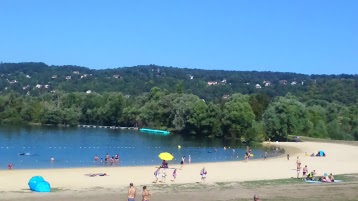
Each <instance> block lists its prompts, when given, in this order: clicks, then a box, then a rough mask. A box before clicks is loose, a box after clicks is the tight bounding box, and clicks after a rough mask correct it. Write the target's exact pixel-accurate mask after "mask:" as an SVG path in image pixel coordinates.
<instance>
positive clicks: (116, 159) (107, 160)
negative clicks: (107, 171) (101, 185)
mask: <svg viewBox="0 0 358 201" xmlns="http://www.w3.org/2000/svg"><path fill="white" fill-rule="evenodd" d="M94 161H95V162H97V161H99V162H100V163H103V158H99V157H98V156H97V155H95V156H94ZM104 163H105V164H109V165H113V164H119V154H116V155H115V156H112V157H111V156H109V154H108V153H107V154H106V156H105V157H104Z"/></svg>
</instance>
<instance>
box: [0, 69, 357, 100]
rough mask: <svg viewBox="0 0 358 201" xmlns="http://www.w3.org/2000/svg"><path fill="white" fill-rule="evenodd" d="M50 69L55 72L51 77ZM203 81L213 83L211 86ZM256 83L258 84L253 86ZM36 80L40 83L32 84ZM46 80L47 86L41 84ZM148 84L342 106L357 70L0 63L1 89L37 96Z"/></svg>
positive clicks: (351, 95)
mask: <svg viewBox="0 0 358 201" xmlns="http://www.w3.org/2000/svg"><path fill="white" fill-rule="evenodd" d="M74 72H76V73H74ZM54 75H55V76H56V78H53V76H54ZM66 76H71V79H66ZM114 76H117V77H116V78H115V77H114ZM118 76H119V77H118ZM208 82H217V84H215V85H211V86H210V85H208ZM264 82H269V86H266V87H265V83H264ZM257 84H259V85H261V86H262V88H256V85H257ZM36 85H41V87H40V88H37V87H36ZM45 85H48V87H47V88H45V87H44V86H45ZM153 87H159V88H161V89H162V90H166V91H168V92H170V93H187V94H194V95H196V96H198V97H200V98H201V99H205V100H206V101H209V102H210V101H214V102H218V101H220V100H221V99H222V96H223V95H232V94H235V93H241V94H249V95H250V94H257V93H265V94H267V95H268V96H269V97H270V98H274V97H276V96H285V95H286V94H287V93H291V94H292V95H294V96H296V97H298V99H299V101H301V102H307V101H309V100H312V99H314V100H325V101H328V102H338V103H340V104H344V105H346V106H350V105H354V104H356V103H357V101H358V90H357V89H358V75H345V74H342V75H304V74H297V73H281V72H256V71H224V70H200V69H187V68H175V67H163V66H156V65H143V66H135V67H122V68H115V69H104V70H94V69H89V68H85V67H79V66H70V65H66V66H48V65H46V64H44V63H1V64H0V93H2V94H7V93H9V92H11V91H15V92H17V93H19V94H24V95H25V94H28V95H29V96H34V97H37V96H41V95H43V94H46V93H48V92H51V91H63V92H67V93H69V92H86V91H87V90H91V91H92V92H97V93H106V92H121V93H123V94H124V95H129V96H140V95H141V94H143V93H148V92H149V91H150V90H151V89H152V88H153Z"/></svg>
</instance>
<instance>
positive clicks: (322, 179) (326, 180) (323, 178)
mask: <svg viewBox="0 0 358 201" xmlns="http://www.w3.org/2000/svg"><path fill="white" fill-rule="evenodd" d="M320 181H321V182H326V183H331V182H332V181H331V179H330V178H329V176H328V174H327V173H324V175H323V177H321V178H320Z"/></svg>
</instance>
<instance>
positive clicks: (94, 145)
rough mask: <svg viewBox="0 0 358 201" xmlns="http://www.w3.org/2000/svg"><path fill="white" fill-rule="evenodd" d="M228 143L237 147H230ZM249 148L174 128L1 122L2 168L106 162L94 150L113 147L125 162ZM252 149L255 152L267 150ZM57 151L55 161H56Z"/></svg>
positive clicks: (200, 158)
mask: <svg viewBox="0 0 358 201" xmlns="http://www.w3.org/2000/svg"><path fill="white" fill-rule="evenodd" d="M178 145H181V149H178ZM224 146H226V147H231V148H230V149H229V148H228V149H227V150H226V151H225V150H224V149H223V147H224ZM214 147H217V152H215V149H214ZM232 148H235V152H233V150H232ZM245 150H246V147H242V146H241V148H239V142H233V141H224V140H220V139H210V138H207V139H200V140H199V139H196V138H194V137H186V138H184V137H182V136H180V135H173V134H171V135H169V136H161V135H154V134H148V133H142V132H139V131H129V130H111V129H105V128H48V127H8V126H2V127H0V157H1V160H0V169H7V164H9V163H12V164H13V165H14V169H30V168H67V167H94V166H106V164H105V163H104V160H103V163H101V162H100V161H97V162H95V161H94V156H95V155H98V157H99V158H103V159H104V158H105V155H106V154H107V153H108V154H109V155H110V156H115V154H119V156H120V163H119V165H120V166H138V165H159V164H161V160H160V159H159V158H158V155H159V154H160V153H161V152H170V153H172V154H173V155H174V157H175V158H174V160H173V161H170V162H169V165H170V164H179V163H180V161H181V157H182V156H186V159H188V155H190V156H191V161H192V163H197V162H219V161H234V160H243V158H244V154H245ZM252 151H253V154H254V155H255V158H257V157H260V155H261V154H263V152H264V151H263V150H261V149H253V150H252ZM20 153H29V154H30V155H28V156H27V155H25V156H24V155H20ZM51 156H53V157H54V158H55V161H54V162H51V161H50V158H51ZM107 165H108V164H107ZM113 166H116V165H113Z"/></svg>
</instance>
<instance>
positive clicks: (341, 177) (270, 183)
mask: <svg viewBox="0 0 358 201" xmlns="http://www.w3.org/2000/svg"><path fill="white" fill-rule="evenodd" d="M316 178H319V176H318V177H316ZM334 179H335V180H342V181H343V182H354V181H358V175H356V174H344V175H334ZM304 183H305V182H304V181H302V180H301V179H296V178H291V179H274V180H258V181H244V182H241V185H243V186H245V187H248V188H255V187H262V186H278V185H295V184H304Z"/></svg>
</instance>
